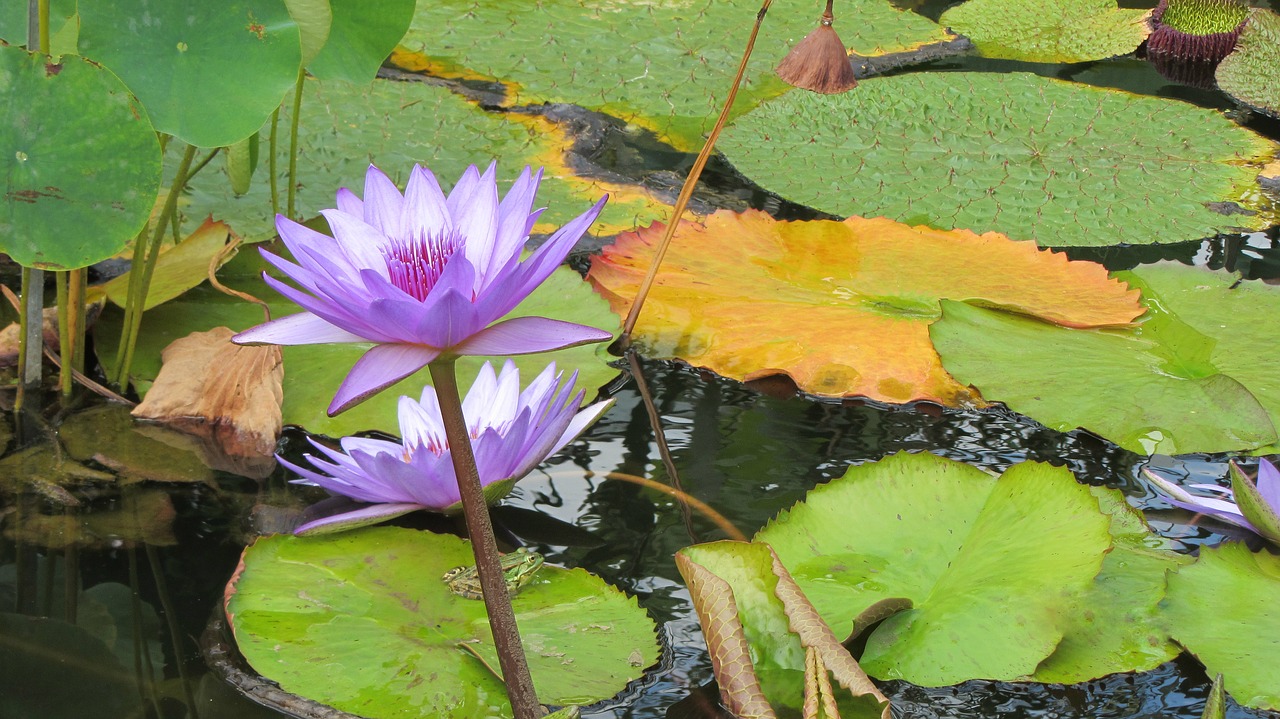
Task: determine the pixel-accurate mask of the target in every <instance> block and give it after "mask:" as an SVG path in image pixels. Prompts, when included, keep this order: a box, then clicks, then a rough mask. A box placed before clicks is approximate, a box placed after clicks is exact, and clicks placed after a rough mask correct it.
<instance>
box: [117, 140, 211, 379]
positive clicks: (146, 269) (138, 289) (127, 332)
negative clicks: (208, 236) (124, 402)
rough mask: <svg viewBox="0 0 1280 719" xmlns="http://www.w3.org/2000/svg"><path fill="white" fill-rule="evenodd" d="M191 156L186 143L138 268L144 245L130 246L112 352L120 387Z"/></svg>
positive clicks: (193, 150) (126, 374)
mask: <svg viewBox="0 0 1280 719" xmlns="http://www.w3.org/2000/svg"><path fill="white" fill-rule="evenodd" d="M195 155H196V148H195V145H187V149H186V150H185V151H184V152H183V153H182V162H181V163H180V164H179V165H178V172H177V174H175V175H174V177H173V184H172V185H170V186H169V194H168V196H166V197H165V198H164V208H163V209H161V210H160V216H159V217H157V218H156V226H155V231H154V232H153V233H152V234H151V242H150V244H149V245H147V247H146V248H145V250H146V259H145V264H144V266H143V267H141V268H139V267H138V262H137V260H138V257H139V256H140V255H141V254H142V252H143V250H144V248H143V247H142V246H141V245H135V246H134V248H133V259H134V263H133V268H132V270H131V271H130V277H129V306H128V307H126V308H125V323H124V328H123V329H122V330H121V332H120V349H119V351H118V352H117V354H116V376H115V384H116V386H117V387H119V388H121V389H124V388H126V386H127V385H128V383H129V365H130V364H131V363H132V362H133V349H134V346H135V345H137V342H138V330H139V328H140V327H141V326H142V312H143V308H144V306H145V305H146V302H147V290H148V289H150V285H151V275H152V274H153V273H154V272H155V266H156V260H157V259H159V257H160V240H161V238H163V237H164V232H165V230H166V229H167V226H168V224H169V220H170V219H171V218H172V217H173V214H174V212H176V211H177V207H178V195H179V194H181V192H182V186H183V185H185V184H186V183H187V172H188V170H190V169H191V161H192V160H193V159H194V158H195ZM139 270H141V271H139Z"/></svg>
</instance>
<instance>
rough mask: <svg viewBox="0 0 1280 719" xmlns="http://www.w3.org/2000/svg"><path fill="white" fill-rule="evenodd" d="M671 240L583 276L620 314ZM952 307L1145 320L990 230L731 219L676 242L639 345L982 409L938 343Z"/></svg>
mask: <svg viewBox="0 0 1280 719" xmlns="http://www.w3.org/2000/svg"><path fill="white" fill-rule="evenodd" d="M662 233H663V226H662V225H660V224H655V225H652V226H650V227H648V228H643V229H641V230H638V231H636V232H634V233H625V234H623V235H621V236H619V238H618V241H617V242H616V243H615V244H614V245H613V246H611V247H606V248H605V250H604V254H603V255H602V256H601V257H596V258H593V259H592V267H591V272H590V274H589V275H588V278H589V279H590V280H591V281H592V282H593V283H594V284H595V285H596V287H597V289H598V290H599V291H600V292H601V294H603V295H604V296H605V297H606V298H608V299H609V302H610V305H611V306H612V307H613V308H614V309H615V310H616V311H618V312H619V313H620V314H621V313H622V312H625V311H626V310H627V309H628V308H629V307H630V303H631V301H632V299H633V298H634V297H635V294H636V290H637V288H638V287H639V284H640V279H641V278H642V277H643V275H644V272H645V270H646V269H647V268H648V266H649V263H650V262H651V261H652V256H653V250H654V246H655V245H656V244H657V241H658V240H659V239H660V238H661V236H662ZM957 267H964V268H966V271H964V272H957V271H956V268H957ZM941 297H963V298H969V299H975V300H977V301H981V302H984V303H991V304H995V305H1000V306H1006V307H1010V308H1013V309H1014V310H1015V311H1017V312H1023V313H1027V314H1033V315H1038V316H1041V317H1045V318H1047V319H1049V320H1051V321H1054V322H1060V323H1062V324H1067V325H1078V326H1079V325H1097V324H1122V323H1125V322H1128V321H1130V320H1132V319H1133V318H1135V317H1137V316H1138V314H1139V313H1140V312H1141V308H1140V307H1139V305H1138V303H1137V294H1136V293H1135V292H1133V291H1131V290H1129V289H1128V288H1127V287H1125V286H1124V284H1122V283H1120V282H1116V281H1114V280H1111V279H1109V278H1108V277H1107V275H1106V271H1105V270H1104V269H1103V268H1102V267H1101V266H1099V265H1095V264H1092V263H1087V262H1069V261H1067V259H1066V257H1065V256H1063V255H1061V254H1056V253H1053V252H1050V251H1047V250H1040V249H1038V248H1037V247H1036V246H1035V244H1034V243H1031V242H1012V241H1010V240H1009V239H1008V238H1006V237H1003V236H1001V235H997V234H994V233H990V234H986V235H975V234H974V233H972V232H969V231H967V230H953V231H949V232H944V231H940V230H931V229H929V228H927V227H908V226H906V225H902V224H899V223H897V222H893V221H891V220H886V219H884V218H876V219H870V220H869V219H863V218H861V217H851V218H849V219H848V220H845V221H844V222H843V223H841V222H830V221H814V222H775V221H774V220H772V219H771V218H769V216H768V215H765V214H764V213H762V212H755V211H749V212H746V213H743V214H735V213H731V212H724V211H722V212H717V213H716V214H714V215H711V216H710V217H708V218H707V219H706V224H696V223H692V222H687V223H685V224H684V225H683V226H681V228H680V229H679V230H678V231H677V233H676V238H675V241H674V242H673V243H672V246H671V250H670V252H669V253H668V255H667V257H666V259H665V260H664V262H663V265H662V269H661V270H660V271H659V274H658V277H657V281H656V283H655V284H654V287H653V291H652V293H651V294H650V295H649V298H648V300H647V301H646V305H645V309H644V312H643V313H642V314H641V315H640V323H639V324H638V325H637V334H638V336H639V340H640V342H641V343H642V345H643V346H644V348H645V351H646V354H649V355H651V356H657V357H679V358H681V359H683V360H685V361H687V362H690V363H692V364H696V365H700V366H705V367H709V368H711V369H712V370H714V371H716V372H718V373H719V374H722V375H724V376H726V377H731V378H734V379H739V380H750V379H757V378H760V377H764V376H769V375H776V374H786V375H789V376H790V377H791V378H792V379H794V380H795V382H796V384H797V385H798V386H799V387H800V389H802V390H804V391H806V392H810V393H813V394H819V395H829V396H840V395H863V396H867V397H870V398H872V399H877V400H882V401H886V402H908V401H911V400H917V399H926V400H931V401H934V402H940V403H943V404H948V405H958V404H965V403H973V404H981V403H982V400H981V399H980V398H978V397H977V396H975V395H974V394H973V393H971V392H970V391H969V390H968V389H967V388H966V387H964V386H963V385H960V384H957V383H956V381H955V380H953V379H952V378H951V377H950V376H949V375H948V374H947V373H946V372H945V371H944V370H943V369H942V366H941V364H940V363H939V361H938V357H937V354H936V353H935V352H934V351H933V347H932V346H931V345H930V344H929V338H928V325H929V323H930V322H932V321H933V320H934V319H935V318H936V317H937V316H938V299H939V298H941Z"/></svg>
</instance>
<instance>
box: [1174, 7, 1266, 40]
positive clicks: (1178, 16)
mask: <svg viewBox="0 0 1280 719" xmlns="http://www.w3.org/2000/svg"><path fill="white" fill-rule="evenodd" d="M1248 14H1249V8H1248V7H1247V6H1246V5H1244V4H1242V3H1239V2H1236V0H1169V4H1168V5H1167V6H1166V7H1165V10H1164V14H1163V15H1161V16H1160V22H1162V23H1164V24H1165V25H1168V26H1169V27H1171V28H1173V29H1174V30H1177V31H1179V32H1184V33H1187V34H1188V35H1212V34H1214V33H1219V32H1231V31H1232V30H1235V29H1236V27H1237V26H1238V25H1239V24H1240V23H1242V22H1244V19H1245V17H1247V16H1248Z"/></svg>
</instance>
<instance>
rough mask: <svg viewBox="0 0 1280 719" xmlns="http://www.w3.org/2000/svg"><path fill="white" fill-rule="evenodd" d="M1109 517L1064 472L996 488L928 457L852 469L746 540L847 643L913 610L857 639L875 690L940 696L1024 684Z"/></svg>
mask: <svg viewBox="0 0 1280 719" xmlns="http://www.w3.org/2000/svg"><path fill="white" fill-rule="evenodd" d="M1108 524H1109V518H1108V517H1107V516H1106V515H1104V514H1102V513H1101V512H1099V511H1098V503H1097V501H1096V500H1095V499H1094V498H1093V496H1092V495H1091V494H1090V492H1089V488H1088V487H1085V486H1083V485H1080V484H1079V483H1077V482H1076V481H1075V479H1074V477H1072V475H1071V473H1070V472H1068V471H1067V470H1066V469H1063V468H1054V467H1050V466H1048V465H1042V464H1035V463H1025V464H1020V465H1017V466H1015V467H1013V468H1011V469H1010V470H1008V471H1007V472H1005V473H1004V475H1003V476H1001V477H1000V478H999V480H996V479H995V478H992V477H991V476H990V475H988V474H986V473H985V472H983V471H981V470H979V469H975V468H973V467H970V466H968V465H964V464H961V463H959V462H954V461H951V460H946V459H941V458H938V457H935V456H933V455H929V454H918V455H907V454H899V455H894V456H891V457H889V458H887V459H884V460H881V461H879V462H875V463H872V464H865V465H861V466H857V467H853V468H851V469H850V470H849V471H848V472H847V473H846V474H845V475H844V477H842V478H841V479H838V480H835V481H833V482H831V483H829V484H827V485H824V486H821V487H818V488H817V489H814V490H813V491H811V492H810V493H809V495H808V497H807V498H806V499H805V501H804V502H802V503H800V504H797V505H796V506H795V507H793V508H792V509H790V510H789V511H787V512H784V513H782V514H780V515H779V516H778V518H777V519H776V520H774V521H773V522H771V523H770V524H769V525H768V526H767V527H765V528H764V529H763V530H761V531H760V532H759V533H757V534H756V537H755V539H756V540H757V541H763V542H766V543H768V544H770V545H772V546H773V548H774V549H775V551H777V553H778V556H779V557H780V558H781V559H782V562H783V564H785V565H786V566H787V568H788V569H789V570H790V571H791V574H792V576H793V577H794V578H795V580H796V582H797V583H798V584H799V585H800V587H801V588H802V589H803V590H804V593H805V594H806V595H807V596H808V597H809V599H810V600H812V602H813V605H814V607H816V608H817V610H818V612H819V613H820V614H821V615H822V617H823V619H824V620H825V621H826V622H827V624H829V625H830V626H831V627H832V629H834V630H835V632H836V635H837V636H840V637H843V636H847V635H849V634H850V631H851V629H852V623H853V619H854V617H856V616H857V615H858V614H859V613H861V612H862V611H864V610H866V609H867V608H868V607H870V606H871V605H873V604H875V603H876V602H879V601H881V600H883V599H889V598H906V599H910V600H911V601H912V603H913V605H914V608H913V609H909V610H907V611H904V612H901V613H899V614H896V615H894V616H892V617H890V618H889V619H886V620H885V621H884V622H883V623H882V624H880V626H879V627H877V628H876V629H875V631H874V632H872V634H871V635H870V637H869V638H868V640H867V646H866V651H865V653H864V654H863V656H862V661H861V663H862V666H863V668H864V669H865V670H866V671H867V673H869V674H871V675H872V676H875V677H879V678H881V679H906V680H907V681H910V682H913V683H915V684H922V685H925V686H940V685H945V684H955V683H957V682H961V681H965V680H967V679H974V678H979V677H981V678H987V679H998V680H1013V679H1019V678H1022V677H1026V676H1029V675H1031V674H1032V673H1033V672H1034V671H1035V669H1036V666H1037V665H1038V664H1039V663H1040V662H1041V661H1042V660H1043V659H1044V658H1045V657H1047V656H1049V655H1050V654H1051V653H1052V652H1053V651H1054V649H1055V647H1057V645H1058V643H1059V641H1060V640H1061V639H1062V638H1063V631H1064V626H1063V625H1064V621H1063V617H1064V616H1065V615H1066V613H1067V612H1069V610H1070V609H1071V607H1072V605H1073V603H1074V601H1075V599H1074V597H1075V596H1077V595H1079V594H1080V593H1082V592H1084V591H1086V590H1088V588H1089V587H1090V586H1091V585H1092V583H1093V579H1094V577H1095V576H1096V575H1097V574H1098V571H1099V568H1100V567H1101V565H1102V561H1103V556H1104V555H1105V554H1106V552H1107V551H1108V550H1109V549H1110V548H1111V538H1110V536H1109V535H1108V530H1107V528H1108Z"/></svg>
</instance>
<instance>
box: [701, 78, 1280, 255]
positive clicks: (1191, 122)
mask: <svg viewBox="0 0 1280 719" xmlns="http://www.w3.org/2000/svg"><path fill="white" fill-rule="evenodd" d="M719 147H720V149H722V150H723V151H724V153H725V154H726V155H727V156H728V157H729V160H730V161H731V162H733V164H734V166H735V167H737V168H738V169H739V170H741V171H742V172H743V174H745V175H747V176H748V177H749V178H751V179H752V180H754V181H756V182H758V183H760V184H761V185H762V186H764V187H765V189H768V190H771V191H773V192H776V193H778V194H780V195H782V196H783V197H785V198H787V199H789V200H793V201H795V202H800V203H803V204H806V205H809V206H811V207H814V208H817V209H819V210H823V211H825V212H830V213H833V214H836V215H864V216H875V215H884V216H886V217H889V218H892V219H895V220H899V221H901V222H906V223H909V224H926V225H929V226H931V227H938V228H943V229H950V228H966V229H970V230H973V231H975V232H985V231H988V230H994V231H997V232H1003V233H1005V234H1006V235H1008V236H1009V237H1012V238H1014V239H1019V240H1035V241H1036V242H1038V243H1040V244H1041V245H1043V246H1049V247H1069V246H1097V245H1116V244H1122V243H1125V244H1150V243H1157V242H1181V241H1187V240H1195V239H1199V238H1202V237H1206V236H1210V235H1214V234H1216V233H1219V232H1224V231H1231V230H1233V229H1235V228H1246V229H1261V228H1264V227H1266V226H1268V225H1270V224H1271V223H1272V222H1273V221H1274V218H1275V214H1274V212H1273V211H1271V210H1270V209H1269V207H1270V205H1269V204H1268V201H1267V200H1266V199H1265V197H1263V196H1262V194H1261V193H1260V190H1259V188H1258V185H1257V177H1258V173H1259V170H1260V169H1261V167H1262V166H1263V165H1264V164H1265V163H1266V162H1267V161H1268V160H1270V159H1271V158H1273V157H1274V156H1275V153H1276V151H1277V149H1278V148H1277V145H1276V144H1275V143H1274V142H1272V141H1270V140H1268V139H1266V138H1264V137H1262V136H1260V135H1258V134H1256V133H1254V132H1252V131H1250V130H1247V129H1244V128H1242V127H1240V126H1239V125H1237V124H1235V123H1234V122H1231V121H1230V120H1228V119H1227V118H1225V117H1223V116H1222V115H1221V114H1220V113H1218V112H1214V111H1211V110H1203V109H1200V108H1197V107H1194V106H1192V105H1188V104H1186V103H1183V102H1178V101H1176V100H1167V99H1164V98H1158V97H1143V96H1139V95H1132V94H1129V93H1126V92H1121V91H1118V90H1108V89H1101V88H1095V87H1088V86H1084V85H1077V84H1074V83H1069V82H1062V81H1059V80H1050V79H1046V78H1042V77H1038V76H1035V75H1027V74H1022V73H1010V74H1007V75H1000V74H991V73H971V72H956V73H915V74H910V75H897V76H894V77H884V78H872V79H869V80H867V81H865V82H863V83H861V84H860V85H859V86H858V89H857V91H856V92H848V93H845V94H843V95H832V96H825V95H817V94H814V93H802V92H797V93H790V94H787V95H785V96H783V97H781V98H777V99H775V100H771V101H769V102H766V103H764V104H762V105H761V106H760V107H758V108H756V109H755V110H753V111H752V112H751V113H750V114H748V115H746V116H744V117H742V118H740V119H739V120H738V121H737V122H735V123H734V124H733V125H732V126H730V127H729V128H728V129H726V130H725V133H724V137H723V138H722V140H721V141H720V143H719ZM1232 202H1234V203H1238V204H1240V205H1241V206H1242V207H1243V208H1244V209H1246V210H1249V211H1257V212H1256V214H1231V215H1223V214H1220V213H1219V212H1217V211H1215V210H1214V209H1211V207H1210V204H1211V203H1232Z"/></svg>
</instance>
